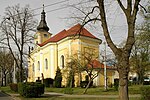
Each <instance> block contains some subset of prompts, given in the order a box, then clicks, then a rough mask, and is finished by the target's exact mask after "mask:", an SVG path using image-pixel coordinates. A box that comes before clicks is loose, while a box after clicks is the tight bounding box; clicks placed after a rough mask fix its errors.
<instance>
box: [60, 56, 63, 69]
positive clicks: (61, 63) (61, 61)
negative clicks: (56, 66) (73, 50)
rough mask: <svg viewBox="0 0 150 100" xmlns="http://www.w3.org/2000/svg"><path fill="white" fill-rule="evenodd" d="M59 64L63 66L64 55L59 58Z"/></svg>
mask: <svg viewBox="0 0 150 100" xmlns="http://www.w3.org/2000/svg"><path fill="white" fill-rule="evenodd" d="M60 66H61V68H64V56H63V55H62V56H61V58H60Z"/></svg>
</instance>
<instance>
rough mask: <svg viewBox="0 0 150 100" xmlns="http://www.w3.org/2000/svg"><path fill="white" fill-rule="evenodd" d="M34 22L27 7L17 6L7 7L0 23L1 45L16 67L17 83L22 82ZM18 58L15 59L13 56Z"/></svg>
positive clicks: (34, 26)
mask: <svg viewBox="0 0 150 100" xmlns="http://www.w3.org/2000/svg"><path fill="white" fill-rule="evenodd" d="M36 23H37V22H36V21H35V19H34V17H33V12H32V11H31V10H30V8H29V6H25V7H24V8H20V6H19V5H15V6H12V7H7V8H6V12H5V17H4V21H3V22H2V23H1V30H2V33H3V34H2V35H3V37H4V38H3V41H2V42H1V43H2V44H3V45H5V46H6V47H8V48H9V50H10V52H11V53H12V55H13V57H14V60H15V62H16V66H17V67H18V69H19V76H20V77H19V79H20V80H19V81H20V82H22V81H23V63H24V57H25V55H26V54H27V49H26V48H28V47H27V46H28V43H31V41H32V40H33V32H35V29H36ZM16 53H17V55H18V56H19V58H16V57H15V56H16V55H15V54H16ZM18 59H19V61H18Z"/></svg>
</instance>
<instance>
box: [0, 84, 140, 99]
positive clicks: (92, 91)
mask: <svg viewBox="0 0 150 100" xmlns="http://www.w3.org/2000/svg"><path fill="white" fill-rule="evenodd" d="M140 87H141V86H140V85H133V86H129V94H140ZM0 90H2V91H4V92H6V93H8V94H9V93H15V92H13V91H11V90H10V88H9V87H1V88H0ZM64 91H65V88H45V92H56V93H64ZM83 91H84V88H79V87H78V88H73V94H79V95H82V94H83ZM87 94H89V95H118V91H115V90H114V89H113V88H109V89H108V91H104V87H97V88H89V89H88V91H87ZM19 98H21V100H93V99H94V100H119V99H118V98H108V97H107V98H104V97H101V98H98V97H97V98H96V97H95V98H91V97H85V98H82V97H80V98H79V97H60V96H56V95H55V96H53V95H43V96H41V97H39V98H23V97H20V96H19ZM130 100H140V98H137V97H132V98H130Z"/></svg>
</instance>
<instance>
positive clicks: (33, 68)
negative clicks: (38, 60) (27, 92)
mask: <svg viewBox="0 0 150 100" xmlns="http://www.w3.org/2000/svg"><path fill="white" fill-rule="evenodd" d="M32 71H33V72H34V71H35V70H34V63H33V64H32Z"/></svg>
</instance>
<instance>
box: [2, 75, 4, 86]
mask: <svg viewBox="0 0 150 100" xmlns="http://www.w3.org/2000/svg"><path fill="white" fill-rule="evenodd" d="M3 80H4V79H3V73H2V76H1V82H2V83H1V86H3V85H4V84H3Z"/></svg>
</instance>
